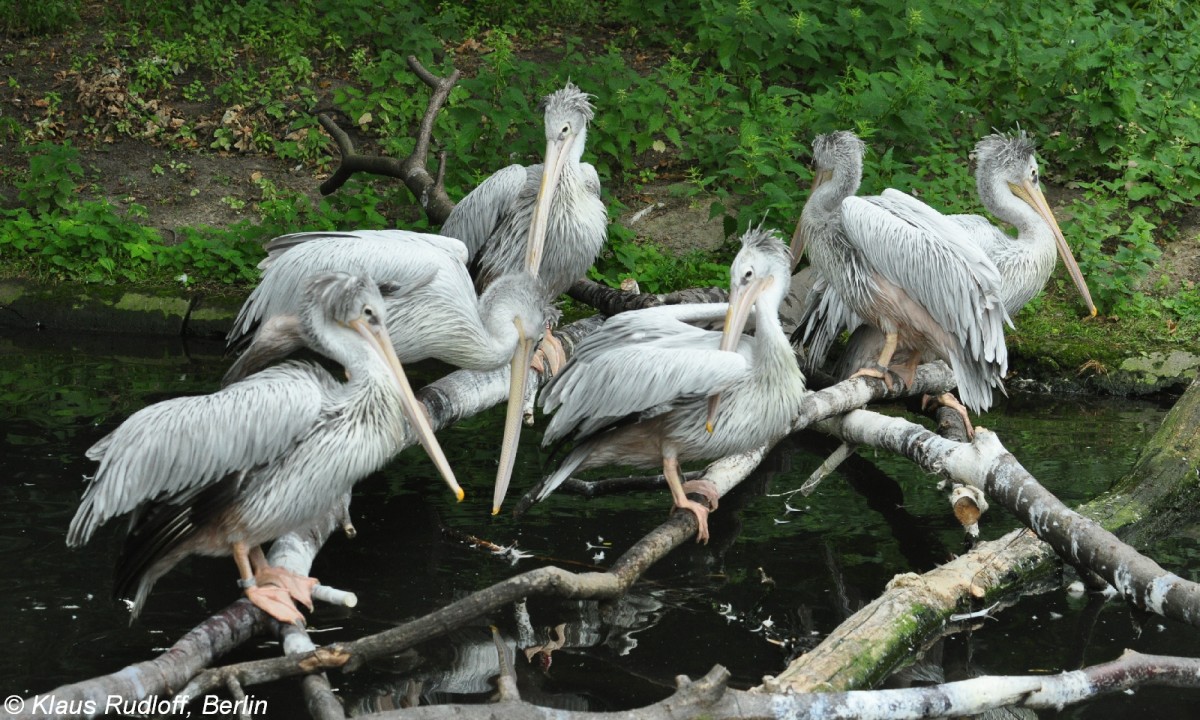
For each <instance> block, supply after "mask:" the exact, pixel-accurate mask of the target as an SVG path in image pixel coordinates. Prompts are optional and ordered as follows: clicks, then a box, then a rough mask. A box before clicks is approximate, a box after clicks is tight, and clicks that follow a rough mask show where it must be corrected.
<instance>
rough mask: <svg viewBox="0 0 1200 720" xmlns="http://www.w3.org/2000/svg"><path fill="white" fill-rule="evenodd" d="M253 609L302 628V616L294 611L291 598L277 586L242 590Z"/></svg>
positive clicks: (256, 586)
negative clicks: (259, 609) (255, 608)
mask: <svg viewBox="0 0 1200 720" xmlns="http://www.w3.org/2000/svg"><path fill="white" fill-rule="evenodd" d="M242 592H244V593H245V594H246V597H247V598H249V599H250V602H252V603H254V605H255V607H258V608H261V609H262V610H263V612H265V613H267V614H268V615H270V616H271V617H273V618H275V619H276V620H278V621H279V622H282V623H290V624H292V625H297V626H299V627H304V616H303V615H302V614H300V611H299V610H297V609H296V605H295V603H293V602H292V596H291V594H290V593H288V591H287V590H285V589H284V588H281V587H279V586H277V585H254V586H251V587H248V588H246V589H245V590H243V591H242Z"/></svg>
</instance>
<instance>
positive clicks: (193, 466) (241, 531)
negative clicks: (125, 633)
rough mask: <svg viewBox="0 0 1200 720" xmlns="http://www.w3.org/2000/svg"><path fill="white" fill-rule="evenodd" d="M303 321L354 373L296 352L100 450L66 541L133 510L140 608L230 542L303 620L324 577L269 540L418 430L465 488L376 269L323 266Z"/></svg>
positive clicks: (127, 584) (157, 409)
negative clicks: (271, 551) (173, 574)
mask: <svg viewBox="0 0 1200 720" xmlns="http://www.w3.org/2000/svg"><path fill="white" fill-rule="evenodd" d="M300 324H301V332H302V334H303V336H304V340H305V342H306V344H307V345H309V346H311V347H313V348H314V349H316V350H317V351H319V352H321V353H322V354H324V355H326V356H328V357H330V358H332V359H334V360H336V361H337V362H339V363H341V364H342V365H343V366H344V367H345V368H346V371H347V374H348V376H349V381H348V382H346V383H341V382H338V381H337V380H336V379H334V378H333V376H331V375H330V374H329V373H328V372H327V371H326V370H324V369H323V368H321V367H320V366H318V365H315V364H313V363H308V362H297V361H291V362H288V363H284V364H281V365H277V366H274V367H271V368H267V369H266V370H263V371H262V372H259V373H257V374H254V375H251V376H250V377H247V378H246V379H244V380H241V381H240V382H237V383H234V384H232V385H229V386H227V387H225V388H223V389H221V390H218V391H217V392H215V393H212V394H211V395H202V396H195V397H180V398H174V399H171V400H164V401H163V402H159V403H155V404H154V405H150V406H149V407H146V408H143V409H142V410H139V411H138V412H136V413H134V414H133V415H131V416H130V417H129V418H128V419H127V420H126V421H125V422H123V423H122V424H121V425H120V427H118V428H117V429H116V430H114V431H113V432H111V433H110V434H108V435H107V436H105V437H104V438H103V439H101V440H100V441H99V442H97V443H96V444H95V445H93V446H92V448H91V449H90V450H88V453H87V455H88V457H89V458H90V459H92V460H96V461H98V462H99V463H100V466H99V468H98V469H97V471H96V475H95V477H94V478H93V480H92V482H91V485H89V486H88V488H87V490H86V491H85V492H84V494H83V499H82V501H81V503H80V506H79V510H78V511H77V512H76V513H75V517H74V519H72V521H71V526H70V529H69V530H68V533H67V544H68V545H71V546H78V545H82V544H83V543H85V542H87V540H88V539H89V538H90V537H91V536H92V534H93V533H94V532H95V530H96V529H97V528H98V527H99V526H100V525H102V524H104V523H105V522H107V521H108V520H111V519H113V518H115V517H118V516H120V515H124V514H126V513H131V514H132V515H131V521H130V526H129V533H128V536H127V537H126V540H125V545H124V549H123V550H122V553H121V557H120V559H119V561H118V567H117V580H116V587H115V592H116V594H117V595H118V596H120V597H124V596H128V594H129V593H130V591H132V595H133V615H134V617H136V616H137V614H138V613H139V612H140V611H141V608H142V606H143V604H144V603H145V600H146V596H147V595H148V594H149V592H150V589H151V587H153V585H154V583H155V581H156V580H158V578H160V577H161V576H162V575H164V574H165V573H166V572H167V571H169V570H170V569H171V568H172V567H174V566H175V565H176V564H177V563H178V562H179V561H180V560H182V559H183V558H185V557H187V556H188V555H193V554H198V555H216V556H220V555H226V554H230V553H232V555H233V558H234V561H235V562H236V563H237V566H238V572H239V574H240V577H241V580H240V582H239V585H240V586H241V587H242V588H243V589H244V591H245V594H246V596H247V597H249V598H250V600H251V601H252V602H253V603H254V604H255V605H257V606H258V607H260V608H262V609H263V610H265V611H266V612H268V613H270V614H271V615H272V616H273V617H275V618H277V619H278V620H280V621H283V622H295V623H302V622H303V615H301V614H300V612H299V611H298V610H297V609H296V607H295V605H294V604H293V603H292V600H293V599H295V600H299V601H300V602H302V603H303V604H305V605H306V606H308V607H309V608H311V607H312V601H311V590H312V587H313V586H314V585H315V584H316V581H315V580H314V579H312V578H302V577H299V576H297V575H294V574H292V573H290V572H288V571H286V570H283V569H282V568H276V567H271V566H269V565H267V564H266V559H265V557H264V555H263V552H262V549H261V547H260V545H261V544H262V543H265V542H268V541H271V540H274V539H276V538H278V537H279V536H281V535H283V534H285V533H288V532H292V531H295V530H299V529H302V528H305V527H308V526H309V525H311V524H312V523H314V522H316V521H318V520H319V519H320V518H321V517H322V516H323V515H324V514H325V513H327V512H329V511H330V510H331V509H332V508H334V507H335V505H336V504H337V502H338V501H339V500H340V498H341V497H342V496H343V495H345V494H346V493H347V492H349V491H350V489H351V487H352V486H353V485H354V484H355V483H356V482H358V481H359V480H361V479H362V478H364V477H366V476H367V475H369V474H370V473H372V472H375V471H376V470H378V469H379V468H381V467H383V465H384V464H385V463H386V462H387V461H388V460H390V459H391V457H392V455H393V454H394V453H395V452H396V450H397V448H399V447H401V446H403V445H404V444H406V443H407V442H408V441H409V439H410V437H411V435H410V433H415V434H416V436H417V439H418V440H419V441H420V442H421V444H422V445H424V446H425V450H426V452H428V453H429V456H430V457H431V458H432V459H433V461H434V464H435V465H436V466H437V468H438V470H439V472H440V473H441V475H442V477H443V478H444V479H445V480H446V482H447V483H448V484H449V485H450V487H451V489H452V490H453V491H454V493H455V495H456V497H457V498H458V499H459V500H461V499H462V497H463V491H462V488H460V487H459V486H458V483H457V482H456V481H455V478H454V474H453V472H452V471H451V470H450V466H449V463H448V462H447V461H446V457H445V455H444V454H443V453H442V450H441V447H440V446H439V445H438V442H437V439H436V438H435V437H434V435H433V429H432V427H431V426H430V424H429V421H428V419H427V418H426V417H425V413H424V408H422V407H421V405H420V403H419V401H418V400H417V399H416V397H415V396H414V395H413V391H412V388H411V387H410V386H409V384H408V380H407V378H406V377H405V375H404V370H403V369H402V367H401V365H400V361H399V360H398V359H397V357H396V354H395V352H394V351H393V349H392V345H391V342H390V341H389V340H388V335H387V328H386V326H385V322H384V303H383V298H382V297H381V296H380V292H379V290H378V289H377V287H376V285H375V283H374V282H373V281H372V280H370V279H369V278H368V277H365V276H358V277H355V276H350V275H346V274H341V273H338V274H325V275H320V276H317V277H314V278H312V279H311V280H310V281H309V282H308V283H307V284H306V286H305V289H304V305H303V308H302V310H301V314H300ZM406 419H407V423H406V422H405V420H406Z"/></svg>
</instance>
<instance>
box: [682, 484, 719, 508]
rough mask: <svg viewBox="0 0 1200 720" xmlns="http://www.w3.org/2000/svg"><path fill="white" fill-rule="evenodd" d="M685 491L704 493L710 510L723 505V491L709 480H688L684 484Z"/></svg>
mask: <svg viewBox="0 0 1200 720" xmlns="http://www.w3.org/2000/svg"><path fill="white" fill-rule="evenodd" d="M683 491H684V492H685V493H696V494H697V495H702V496H703V497H704V499H705V500H707V501H708V507H709V512H712V511H714V510H716V509H717V508H718V507H720V505H721V491H720V490H717V486H716V485H714V484H712V482H711V481H709V480H688V481H687V482H685V483H684V484H683Z"/></svg>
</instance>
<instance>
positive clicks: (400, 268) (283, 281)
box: [226, 230, 545, 514]
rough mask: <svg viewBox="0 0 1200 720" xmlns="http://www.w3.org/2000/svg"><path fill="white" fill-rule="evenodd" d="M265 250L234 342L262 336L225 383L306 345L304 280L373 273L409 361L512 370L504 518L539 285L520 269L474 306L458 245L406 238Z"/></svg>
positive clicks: (345, 238) (504, 446)
mask: <svg viewBox="0 0 1200 720" xmlns="http://www.w3.org/2000/svg"><path fill="white" fill-rule="evenodd" d="M267 250H268V252H269V253H270V254H269V255H268V257H267V260H266V261H264V266H260V267H263V276H262V280H261V281H260V282H259V284H258V287H256V288H255V289H254V291H253V292H252V293H251V294H250V297H249V298H248V299H247V300H246V304H245V305H244V306H243V307H242V309H241V312H240V313H239V314H238V318H237V320H236V321H235V323H234V328H233V330H231V331H230V334H229V338H228V340H229V343H230V345H231V346H234V345H237V344H239V343H244V342H245V341H246V339H247V338H248V337H249V336H250V335H249V333H250V332H251V331H254V333H255V334H254V336H253V339H252V340H250V342H249V346H248V347H247V349H246V351H245V352H244V353H243V354H242V356H241V357H240V358H238V360H237V361H236V362H235V363H234V366H233V367H231V368H230V371H229V374H228V375H227V376H226V380H227V381H228V380H231V379H236V378H238V377H244V376H245V375H246V374H247V373H248V372H252V371H254V370H255V369H257V368H259V367H262V366H263V365H265V364H267V363H269V362H270V361H272V360H274V359H275V358H277V357H280V356H281V355H284V354H287V353H288V352H291V351H293V350H296V349H299V348H300V347H301V346H302V345H303V342H302V340H301V337H300V334H299V332H298V331H299V323H298V321H297V318H298V315H297V313H298V311H299V309H300V307H301V306H302V302H303V297H302V293H301V288H303V286H304V281H305V278H307V277H309V276H310V275H312V274H314V273H320V272H328V271H331V270H339V271H344V272H355V273H370V274H371V275H372V276H373V277H376V278H378V279H380V280H381V281H384V282H386V283H387V285H388V288H389V291H388V293H387V294H386V295H385V297H384V312H385V314H386V320H387V327H388V332H389V334H390V336H391V340H392V345H393V346H394V347H395V349H396V354H397V356H398V357H399V358H400V360H401V361H402V362H416V361H418V360H424V359H426V358H436V359H438V360H442V361H443V362H448V363H450V364H451V365H456V366H458V367H462V368H468V369H471V370H481V371H486V370H494V369H496V368H498V367H502V366H503V365H505V364H506V363H507V364H508V365H509V368H510V380H509V397H508V412H507V416H506V420H505V425H504V435H503V439H502V441H501V462H500V470H499V472H498V474H497V477H496V489H495V491H494V493H495V494H494V500H495V502H494V504H493V514H494V513H496V512H499V509H500V502H501V501H502V500H503V498H504V494H505V492H506V491H507V487H508V483H509V479H510V476H511V473H512V467H513V462H514V460H515V453H516V446H517V442H518V439H519V436H520V430H521V410H522V406H523V402H524V397H525V388H526V384H527V379H528V367H529V363H530V359H531V358H532V356H533V352H534V349H535V348H536V346H537V342H538V340H539V339H541V337H542V333H543V330H544V327H545V323H544V317H543V306H544V303H545V300H544V294H545V292H544V289H543V286H542V283H541V282H540V281H539V280H538V278H536V277H534V276H532V275H530V274H529V273H527V272H524V271H523V270H517V271H515V272H512V273H509V274H507V275H504V276H501V277H500V278H498V279H496V280H495V282H493V283H491V284H490V285H489V286H488V288H487V289H486V290H484V292H483V295H481V296H480V297H478V298H476V296H475V289H474V286H473V285H472V283H471V278H470V276H469V275H468V273H467V268H466V266H465V264H464V261H465V258H466V249H465V247H464V246H463V244H462V243H461V242H460V241H458V240H455V239H453V238H448V237H442V236H440V235H427V234H424V233H414V232H408V231H404V230H358V231H354V232H309V233H295V234H292V235H284V236H283V237H280V238H276V239H275V240H272V241H271V242H269V243H268V244H267Z"/></svg>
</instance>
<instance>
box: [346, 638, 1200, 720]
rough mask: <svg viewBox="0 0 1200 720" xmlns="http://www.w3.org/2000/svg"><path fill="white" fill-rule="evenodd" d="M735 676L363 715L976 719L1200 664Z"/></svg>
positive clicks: (499, 719) (1128, 659)
mask: <svg viewBox="0 0 1200 720" xmlns="http://www.w3.org/2000/svg"><path fill="white" fill-rule="evenodd" d="M728 680H729V672H728V671H727V670H725V668H723V667H721V666H719V665H718V666H717V667H715V668H713V669H712V670H711V671H709V673H708V674H707V675H705V676H704V677H703V678H701V679H700V680H697V681H694V682H693V681H692V680H690V679H688V678H687V677H686V676H682V675H681V676H679V677H678V678H676V683H677V686H678V690H676V692H675V693H674V694H672V695H671V697H669V698H667V699H666V700H662V701H660V702H657V703H655V704H653V705H650V706H648V707H643V708H637V709H634V710H626V711H623V712H607V713H600V712H582V711H570V710H559V709H552V708H544V707H538V706H536V705H531V704H529V703H525V702H501V703H496V704H493V705H435V706H427V707H418V708H409V709H406V710H399V711H389V712H384V713H376V714H372V715H364V716H361V717H362V718H363V719H364V720H400V718H405V719H406V720H445V719H447V718H455V719H456V720H473V719H475V718H479V719H480V720H483V719H484V718H489V719H494V720H509V719H510V718H511V719H513V720H517V719H518V718H519V719H520V720H526V719H529V718H533V719H537V718H547V719H549V718H554V719H555V720H693V719H698V718H713V719H714V720H724V719H728V720H734V719H736V720H782V719H783V718H807V720H833V719H835V718H836V719H839V720H840V719H842V718H857V719H858V720H905V719H907V720H918V719H920V718H941V717H948V716H954V717H959V716H966V715H977V714H979V713H982V712H986V711H988V710H995V709H998V708H1004V707H1025V708H1032V709H1036V710H1052V709H1061V708H1063V707H1066V706H1068V705H1074V704H1076V703H1080V702H1083V701H1084V700H1090V699H1092V698H1095V697H1100V696H1102V695H1107V694H1111V693H1116V692H1122V691H1125V690H1128V689H1130V688H1135V687H1141V686H1144V685H1165V686H1169V687H1183V688H1200V660H1197V659H1194V658H1178V657H1164V656H1158V655H1142V654H1139V653H1136V652H1133V651H1126V653H1125V654H1124V655H1122V656H1121V657H1120V658H1119V659H1117V660H1114V661H1112V662H1109V663H1104V664H1101V665H1094V666H1092V667H1088V668H1084V669H1083V670H1076V671H1074V672H1067V673H1062V674H1059V675H1023V676H1008V677H1005V676H983V677H977V678H972V679H970V680H960V681H957V682H949V683H943V684H941V685H932V686H929V687H918V688H905V689H899V690H874V691H863V690H858V691H851V692H843V693H806V694H800V695H780V694H756V693H750V692H743V691H739V690H731V689H728V688H727V686H726V683H727V682H728Z"/></svg>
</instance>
